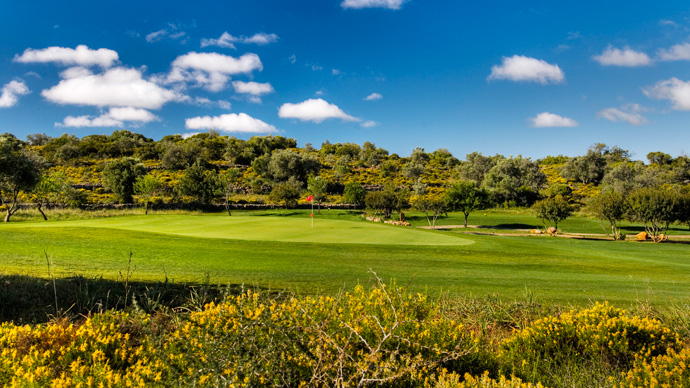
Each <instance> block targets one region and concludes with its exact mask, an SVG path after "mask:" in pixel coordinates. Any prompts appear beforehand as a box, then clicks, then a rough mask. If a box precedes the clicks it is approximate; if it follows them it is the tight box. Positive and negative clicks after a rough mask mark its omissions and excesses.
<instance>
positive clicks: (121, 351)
mask: <svg viewBox="0 0 690 388" xmlns="http://www.w3.org/2000/svg"><path fill="white" fill-rule="evenodd" d="M131 319H132V317H131V316H129V315H128V314H126V313H121V312H117V313H104V314H101V315H97V316H94V317H93V318H91V319H87V320H86V321H85V322H84V323H83V324H82V325H75V324H71V323H67V322H66V321H62V322H55V323H51V324H46V325H38V326H35V327H31V326H15V325H12V324H7V323H5V324H3V325H2V326H0V349H2V350H0V384H2V386H6V387H26V386H52V387H77V386H83V387H97V386H116V385H123V386H124V385H126V384H125V382H128V383H129V385H130V386H145V385H144V381H143V379H141V377H140V376H139V375H140V371H135V370H136V369H138V368H137V365H138V364H139V363H140V361H141V357H140V356H141V355H142V350H143V347H142V346H141V345H137V343H136V342H137V341H135V340H134V338H132V335H131V333H129V332H128V330H127V328H128V327H130V326H129V325H128V324H127V322H128V321H131Z"/></svg>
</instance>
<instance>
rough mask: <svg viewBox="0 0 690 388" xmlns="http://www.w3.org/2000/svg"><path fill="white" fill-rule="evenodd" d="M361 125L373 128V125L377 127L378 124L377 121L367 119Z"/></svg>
mask: <svg viewBox="0 0 690 388" xmlns="http://www.w3.org/2000/svg"><path fill="white" fill-rule="evenodd" d="M360 125H361V126H362V128H371V127H375V126H376V125H377V123H376V121H371V120H367V121H365V122H363V123H362V124H360Z"/></svg>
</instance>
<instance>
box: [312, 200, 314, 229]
mask: <svg viewBox="0 0 690 388" xmlns="http://www.w3.org/2000/svg"><path fill="white" fill-rule="evenodd" d="M311 227H312V228H314V200H313V199H312V200H311Z"/></svg>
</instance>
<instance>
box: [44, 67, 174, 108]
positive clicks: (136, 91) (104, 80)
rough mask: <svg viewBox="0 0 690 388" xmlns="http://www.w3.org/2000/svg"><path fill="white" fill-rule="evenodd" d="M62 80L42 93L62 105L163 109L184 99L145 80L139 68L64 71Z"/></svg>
mask: <svg viewBox="0 0 690 388" xmlns="http://www.w3.org/2000/svg"><path fill="white" fill-rule="evenodd" d="M61 77H62V78H63V80H62V81H60V82H59V83H58V84H57V85H55V86H53V87H52V88H50V89H46V90H43V92H41V95H42V96H43V97H45V98H47V99H48V100H49V101H52V102H55V103H58V104H74V105H91V106H116V107H122V106H126V107H135V108H145V109H159V108H160V107H161V106H163V105H164V104H165V103H167V102H170V101H181V100H183V99H184V96H182V95H180V94H179V93H177V92H174V91H171V90H167V89H164V88H162V87H160V86H158V85H156V84H155V83H153V82H150V81H147V80H145V79H144V78H143V77H142V74H141V72H140V71H139V70H136V69H129V68H124V67H115V68H112V69H108V70H106V71H105V72H104V73H101V74H93V73H91V72H90V71H88V70H87V69H84V68H72V69H68V70H66V71H64V72H62V73H61Z"/></svg>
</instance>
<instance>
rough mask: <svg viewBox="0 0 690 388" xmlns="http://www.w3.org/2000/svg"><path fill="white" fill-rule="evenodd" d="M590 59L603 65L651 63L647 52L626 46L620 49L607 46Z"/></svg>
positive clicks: (632, 65)
mask: <svg viewBox="0 0 690 388" xmlns="http://www.w3.org/2000/svg"><path fill="white" fill-rule="evenodd" d="M592 59H594V60H595V61H597V62H599V63H600V64H602V65H604V66H625V67H636V66H649V65H651V64H652V60H651V59H650V58H649V56H648V55H647V54H645V53H643V52H640V51H635V50H633V49H631V48H630V47H627V46H626V47H624V48H623V49H622V50H621V49H619V48H614V47H611V46H609V47H608V48H607V49H606V50H604V52H603V53H601V55H595V56H593V57H592Z"/></svg>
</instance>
